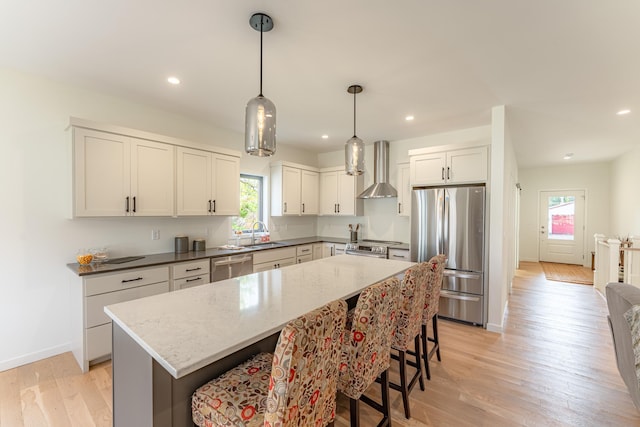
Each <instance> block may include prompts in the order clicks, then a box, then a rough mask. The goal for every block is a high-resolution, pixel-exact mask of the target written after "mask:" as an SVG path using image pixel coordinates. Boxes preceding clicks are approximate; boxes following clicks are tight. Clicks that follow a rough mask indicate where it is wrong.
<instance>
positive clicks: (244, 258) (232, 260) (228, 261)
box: [213, 255, 251, 267]
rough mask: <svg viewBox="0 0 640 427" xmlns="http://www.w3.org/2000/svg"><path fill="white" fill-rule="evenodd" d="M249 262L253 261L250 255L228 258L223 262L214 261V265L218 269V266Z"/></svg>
mask: <svg viewBox="0 0 640 427" xmlns="http://www.w3.org/2000/svg"><path fill="white" fill-rule="evenodd" d="M247 261H251V256H250V255H244V256H236V257H228V258H225V259H224V260H222V261H214V263H213V265H215V266H216V267H217V266H223V265H231V264H242V263H243V262H247Z"/></svg>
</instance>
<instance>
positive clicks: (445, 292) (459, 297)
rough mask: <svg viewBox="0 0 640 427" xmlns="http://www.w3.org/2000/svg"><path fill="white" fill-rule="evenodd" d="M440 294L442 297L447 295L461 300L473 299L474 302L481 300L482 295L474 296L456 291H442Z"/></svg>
mask: <svg viewBox="0 0 640 427" xmlns="http://www.w3.org/2000/svg"><path fill="white" fill-rule="evenodd" d="M440 296H441V297H445V298H450V299H457V300H461V301H473V302H478V301H480V297H472V296H468V295H460V294H457V293H455V292H449V291H440Z"/></svg>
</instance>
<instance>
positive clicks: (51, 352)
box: [0, 343, 71, 372]
mask: <svg viewBox="0 0 640 427" xmlns="http://www.w3.org/2000/svg"><path fill="white" fill-rule="evenodd" d="M70 350H71V343H65V344H62V345H57V346H55V347H49V348H45V349H44V350H40V351H36V352H33V353H29V354H25V355H22V356H19V357H15V358H13V359H8V360H0V372H2V371H6V370H9V369H13V368H17V367H18V366H22V365H26V364H28V363H33V362H37V361H38V360H42V359H46V358H47V357H52V356H57V355H58V354H62V353H64V352H67V351H70Z"/></svg>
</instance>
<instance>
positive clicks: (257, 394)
mask: <svg viewBox="0 0 640 427" xmlns="http://www.w3.org/2000/svg"><path fill="white" fill-rule="evenodd" d="M346 313H347V304H346V303H345V302H344V301H334V302H332V303H329V304H327V305H326V306H324V307H322V308H319V309H317V310H313V311H311V312H309V313H307V314H305V315H303V316H301V317H299V318H297V319H295V320H293V321H292V322H290V323H289V324H287V325H286V326H285V327H284V329H283V330H282V332H281V333H280V338H279V340H278V344H277V346H276V349H275V352H274V354H269V353H260V354H258V355H256V356H254V357H253V358H251V359H250V360H248V361H246V362H245V363H243V364H241V365H239V366H237V367H235V368H233V369H232V370H230V371H227V372H225V373H224V374H222V375H221V376H219V377H218V378H216V379H214V380H212V381H209V382H208V383H207V384H205V385H203V386H202V387H200V388H198V389H197V390H196V391H195V393H194V394H193V397H192V403H191V407H192V415H193V422H194V423H195V424H196V425H198V426H200V427H203V426H207V427H212V426H234V427H240V426H242V427H249V426H274V427H275V426H278V427H287V426H291V427H293V426H296V427H298V426H313V427H315V426H325V425H327V424H329V423H332V422H333V419H334V417H335V408H336V387H337V381H338V366H339V362H340V354H341V348H342V338H343V333H344V324H345V319H346Z"/></svg>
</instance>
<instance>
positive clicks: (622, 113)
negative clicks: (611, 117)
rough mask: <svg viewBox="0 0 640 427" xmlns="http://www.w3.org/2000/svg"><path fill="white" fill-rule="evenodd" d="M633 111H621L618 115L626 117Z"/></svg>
mask: <svg viewBox="0 0 640 427" xmlns="http://www.w3.org/2000/svg"><path fill="white" fill-rule="evenodd" d="M630 112H631V110H620V111H618V112H617V113H616V114H617V115H619V116H624V115H625V114H629V113H630Z"/></svg>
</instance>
